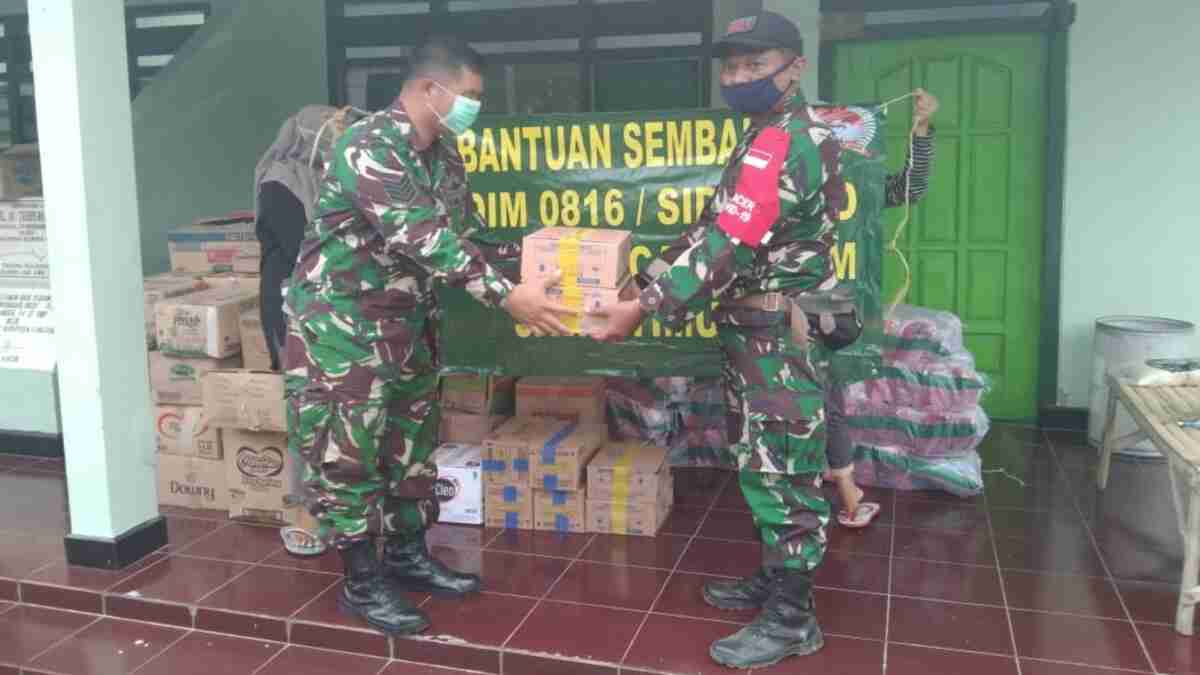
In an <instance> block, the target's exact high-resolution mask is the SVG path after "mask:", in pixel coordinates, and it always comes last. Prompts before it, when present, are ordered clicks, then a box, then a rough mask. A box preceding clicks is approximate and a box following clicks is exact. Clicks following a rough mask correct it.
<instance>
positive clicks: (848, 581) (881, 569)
mask: <svg viewBox="0 0 1200 675" xmlns="http://www.w3.org/2000/svg"><path fill="white" fill-rule="evenodd" d="M814 580H815V581H816V584H817V585H818V586H825V587H827V588H840V589H843V590H849V591H867V592H870V593H886V592H887V586H888V559H887V558H883V557H879V556H870V555H850V554H848V553H842V552H841V551H829V552H828V553H826V554H825V560H824V561H823V562H822V563H821V567H820V568H818V569H817V573H816V575H815V577H814Z"/></svg>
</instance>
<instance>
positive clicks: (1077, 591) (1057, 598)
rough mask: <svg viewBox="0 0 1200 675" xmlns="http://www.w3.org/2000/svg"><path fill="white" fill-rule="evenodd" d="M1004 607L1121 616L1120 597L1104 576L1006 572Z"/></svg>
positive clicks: (1117, 617)
mask: <svg viewBox="0 0 1200 675" xmlns="http://www.w3.org/2000/svg"><path fill="white" fill-rule="evenodd" d="M1004 588H1005V590H1006V592H1007V594H1008V606H1009V607H1012V608H1013V609H1034V610H1041V611H1043V612H1062V613H1067V614H1082V615H1085V616H1095V617H1106V618H1112V619H1123V618H1125V610H1124V608H1123V607H1121V600H1120V598H1118V597H1117V592H1116V591H1115V590H1113V586H1112V583H1111V582H1110V581H1109V580H1108V579H1102V578H1098V577H1077V576H1064V575H1046V574H1033V573H1028V572H1014V571H1011V570H1009V571H1007V572H1005V573H1004Z"/></svg>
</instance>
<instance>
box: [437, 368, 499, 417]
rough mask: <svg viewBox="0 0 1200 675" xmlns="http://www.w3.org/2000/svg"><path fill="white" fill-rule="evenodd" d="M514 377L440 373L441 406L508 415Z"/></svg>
mask: <svg viewBox="0 0 1200 675" xmlns="http://www.w3.org/2000/svg"><path fill="white" fill-rule="evenodd" d="M516 385H517V378H515V377H492V376H490V375H443V376H442V398H441V401H442V409H443V410H459V411H462V412H469V413H475V414H477V415H484V414H488V413H491V414H493V415H504V416H508V417H511V416H512V414H513V411H514V406H515V401H514V398H515V396H516Z"/></svg>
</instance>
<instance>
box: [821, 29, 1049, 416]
mask: <svg viewBox="0 0 1200 675" xmlns="http://www.w3.org/2000/svg"><path fill="white" fill-rule="evenodd" d="M1045 61H1046V53H1045V44H1044V38H1043V37H1042V36H1040V35H1024V34H1004V35H974V36H965V37H947V38H931V39H919V40H888V41H881V42H871V43H846V44H840V45H838V46H837V49H836V52H835V66H834V73H835V84H834V100H835V101H837V102H839V103H857V102H869V101H885V100H888V99H891V98H894V97H896V96H900V95H902V94H905V93H907V92H909V91H912V90H913V89H914V88H916V87H924V88H925V89H927V90H929V91H930V92H932V93H933V94H934V95H936V96H937V97H938V98H939V99H940V100H941V110H940V111H939V112H938V114H937V116H936V118H935V120H934V126H935V127H936V129H937V140H936V143H937V156H936V159H935V160H934V167H933V177H932V180H931V181H930V189H929V192H928V193H927V194H926V196H925V198H924V200H923V201H922V202H921V203H920V204H919V205H917V206H916V207H914V208H913V211H912V216H911V218H910V220H909V223H908V226H907V228H906V230H905V232H904V234H903V237H902V239H901V241H900V246H899V248H900V249H901V250H903V251H904V253H905V255H906V256H907V258H908V261H909V264H910V265H911V267H912V290H911V291H910V292H909V294H908V298H907V301H906V302H908V303H910V304H915V305H921V306H924V307H931V308H935V309H942V310H948V311H951V312H954V313H955V314H957V315H958V316H959V317H961V318H962V320H963V324H964V326H965V333H966V342H967V347H968V348H969V349H970V350H971V352H972V353H974V355H975V360H976V363H977V365H978V367H979V369H980V370H981V371H982V372H984V373H986V374H987V375H988V376H989V377H990V378H991V379H992V386H993V389H992V392H991V393H990V394H989V395H988V396H987V398H986V399H985V408H986V409H987V411H988V413H989V414H990V415H991V416H992V417H996V418H1000V419H1032V418H1034V417H1035V415H1036V413H1037V391H1038V390H1037V385H1038V372H1037V366H1038V335H1039V319H1040V303H1041V261H1042V255H1041V250H1042V228H1043V216H1042V202H1043V198H1044V192H1045V177H1044V173H1045V144H1044V134H1045V129H1046V117H1045V108H1046V106H1045V96H1044V72H1045ZM911 110H912V104H911V101H908V100H906V101H904V102H903V103H902V104H896V105H893V106H892V108H891V110H890V113H891V115H890V119H889V120H888V125H887V126H888V128H887V138H888V149H889V161H890V163H891V166H892V168H893V169H894V170H898V169H899V168H900V167H901V166H902V164H903V161H904V155H905V147H906V144H907V142H908V138H907V136H908V130H909V128H910V126H911V124H912V122H911ZM903 211H904V209H903V208H898V209H891V211H890V213H888V214H887V216H886V218H885V221H884V222H885V233H886V234H887V238H888V239H889V240H890V238H891V236H892V233H894V232H895V227H896V225H897V224H898V223H899V222H900V220H901V218H902V216H903ZM903 275H904V270H903V267H902V265H901V263H900V261H899V260H898V259H897V258H896V256H894V255H888V256H887V257H886V258H885V262H884V283H885V286H886V300H885V301H890V299H891V298H892V297H893V294H894V293H895V291H896V289H897V288H899V286H900V284H901V283H902V281H903Z"/></svg>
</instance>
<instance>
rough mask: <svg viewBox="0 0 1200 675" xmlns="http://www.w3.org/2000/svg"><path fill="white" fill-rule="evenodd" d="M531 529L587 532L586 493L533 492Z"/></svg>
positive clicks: (562, 491) (561, 491)
mask: <svg viewBox="0 0 1200 675" xmlns="http://www.w3.org/2000/svg"><path fill="white" fill-rule="evenodd" d="M533 529H535V530H546V531H550V532H580V533H582V532H587V493H586V492H582V491H580V492H567V491H565V490H550V491H547V490H534V491H533Z"/></svg>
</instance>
